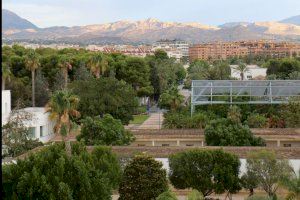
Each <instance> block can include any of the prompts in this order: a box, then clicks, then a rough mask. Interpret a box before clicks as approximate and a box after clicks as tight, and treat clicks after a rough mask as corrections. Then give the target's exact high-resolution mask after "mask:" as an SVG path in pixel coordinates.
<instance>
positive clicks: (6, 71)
mask: <svg viewBox="0 0 300 200" xmlns="http://www.w3.org/2000/svg"><path fill="white" fill-rule="evenodd" d="M11 76H12V73H11V71H10V68H9V65H8V63H7V62H2V90H5V82H6V81H10V77H11Z"/></svg>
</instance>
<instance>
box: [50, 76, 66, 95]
mask: <svg viewBox="0 0 300 200" xmlns="http://www.w3.org/2000/svg"><path fill="white" fill-rule="evenodd" d="M64 86H65V77H64V75H63V74H62V73H61V71H57V72H56V73H55V75H54V80H53V83H52V88H51V89H52V91H53V92H55V91H57V90H64V89H65V88H64Z"/></svg>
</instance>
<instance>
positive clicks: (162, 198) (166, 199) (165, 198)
mask: <svg viewBox="0 0 300 200" xmlns="http://www.w3.org/2000/svg"><path fill="white" fill-rule="evenodd" d="M156 200H178V199H177V197H176V195H175V194H174V193H173V192H172V191H170V190H167V191H165V192H163V193H161V194H160V195H159V196H158V197H157V198H156Z"/></svg>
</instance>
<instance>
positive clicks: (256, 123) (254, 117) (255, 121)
mask: <svg viewBox="0 0 300 200" xmlns="http://www.w3.org/2000/svg"><path fill="white" fill-rule="evenodd" d="M246 124H247V125H248V126H249V127H250V128H265V127H266V126H267V124H268V119H267V118H266V117H265V116H263V115H260V114H258V113H252V114H250V115H249V116H248V118H247V121H246Z"/></svg>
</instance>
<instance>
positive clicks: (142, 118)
mask: <svg viewBox="0 0 300 200" xmlns="http://www.w3.org/2000/svg"><path fill="white" fill-rule="evenodd" d="M148 118H149V115H133V120H131V121H130V122H129V124H142V123H143V122H144V121H146V119H148Z"/></svg>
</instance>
